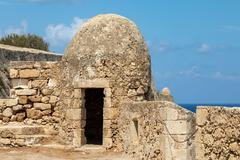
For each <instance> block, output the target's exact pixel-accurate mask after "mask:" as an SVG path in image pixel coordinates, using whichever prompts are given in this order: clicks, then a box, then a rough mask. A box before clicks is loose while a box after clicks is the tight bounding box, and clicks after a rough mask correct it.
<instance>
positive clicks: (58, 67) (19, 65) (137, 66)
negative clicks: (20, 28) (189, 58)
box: [0, 14, 240, 160]
mask: <svg viewBox="0 0 240 160" xmlns="http://www.w3.org/2000/svg"><path fill="white" fill-rule="evenodd" d="M3 64H4V65H3ZM0 66H2V69H1V68H0V97H4V98H5V99H0V147H6V146H8V147H21V146H31V147H33V146H35V145H37V146H39V145H40V146H47V147H49V146H54V147H56V146H60V147H64V148H65V147H71V148H72V149H78V150H79V149H80V150H86V149H87V150H92V149H93V151H96V149H97V150H98V149H100V150H101V151H102V150H108V151H117V152H124V153H126V154H125V155H126V156H127V157H129V156H130V157H131V159H136V160H139V159H141V160H195V159H197V160H203V159H204V160H205V159H236V160H237V159H239V157H240V153H239V150H240V146H239V137H240V135H239V133H240V132H239V124H240V123H239V122H240V118H239V117H240V116H239V115H240V110H239V108H231V109H229V108H224V107H198V108H197V112H196V114H195V113H193V112H191V111H189V110H187V109H184V108H182V107H180V106H178V105H177V104H175V103H174V102H172V101H173V97H172V96H171V92H170V90H169V89H168V88H164V89H163V90H162V93H157V92H156V91H155V87H154V85H153V82H152V76H151V61H150V56H149V54H148V49H147V46H146V44H145V42H144V39H143V36H142V35H141V33H140V31H139V30H138V28H137V26H136V25H135V24H134V23H133V22H131V21H130V20H128V19H127V18H125V17H122V16H119V15H114V14H105V15H98V16H96V17H93V18H92V19H90V20H88V21H87V22H85V23H84V24H83V26H82V27H81V28H80V30H79V31H78V33H77V34H76V35H75V37H74V38H73V40H72V41H71V43H70V44H69V45H68V47H67V48H66V50H65V53H64V55H63V56H61V55H56V54H55V53H50V52H43V51H39V50H34V49H26V48H19V47H12V46H6V45H0ZM9 93H10V94H9ZM222 133H224V134H222ZM225 133H228V134H225ZM195 137H196V138H195ZM219 139H221V141H219ZM215 142H216V143H215ZM221 146H222V147H221ZM220 148H224V150H223V152H221V150H220ZM122 159H127V158H125V157H124V158H122Z"/></svg>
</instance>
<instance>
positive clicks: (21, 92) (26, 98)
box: [0, 61, 60, 145]
mask: <svg viewBox="0 0 240 160" xmlns="http://www.w3.org/2000/svg"><path fill="white" fill-rule="evenodd" d="M9 70H10V72H9V73H10V78H11V79H10V80H11V83H12V85H13V89H11V95H10V97H11V99H0V124H1V126H7V125H8V126H9V125H11V124H13V123H15V124H16V123H17V124H18V125H44V126H47V127H48V128H50V130H48V133H47V134H50V135H57V134H58V128H59V127H58V126H59V121H60V112H59V105H60V104H59V95H60V90H59V88H58V84H59V83H58V80H57V77H58V75H59V72H58V71H59V70H58V63H57V62H32V61H31V62H11V63H10V69H9ZM12 134H13V135H15V133H14V132H13V133H12ZM29 134H31V132H30V133H29ZM1 138H5V137H4V136H2V134H0V140H1V141H2V139H1ZM8 138H11V137H8ZM1 141H0V145H1ZM17 141H19V140H18V139H11V145H14V144H15V143H16V144H17ZM7 142H8V141H7ZM9 143H10V141H9ZM23 144H24V142H23ZM5 145H10V144H6V143H5Z"/></svg>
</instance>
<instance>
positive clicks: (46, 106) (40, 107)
mask: <svg viewBox="0 0 240 160" xmlns="http://www.w3.org/2000/svg"><path fill="white" fill-rule="evenodd" d="M33 107H34V108H35V109H38V110H42V111H43V110H49V109H51V104H45V103H34V104H33Z"/></svg>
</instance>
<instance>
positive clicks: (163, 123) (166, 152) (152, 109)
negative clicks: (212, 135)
mask: <svg viewBox="0 0 240 160" xmlns="http://www.w3.org/2000/svg"><path fill="white" fill-rule="evenodd" d="M119 123H120V125H119V127H120V128H119V130H120V135H121V137H122V140H123V149H124V151H125V152H126V153H127V154H129V155H131V156H132V158H134V159H146V160H147V159H164V160H168V159H169V160H170V159H171V160H177V159H178V160H186V159H188V160H192V159H194V158H195V153H194V137H193V136H192V135H193V134H194V132H195V114H194V113H192V112H190V111H188V110H186V109H183V108H181V107H180V106H178V105H176V104H175V103H172V102H163V101H155V102H126V103H123V104H121V108H120V118H119Z"/></svg>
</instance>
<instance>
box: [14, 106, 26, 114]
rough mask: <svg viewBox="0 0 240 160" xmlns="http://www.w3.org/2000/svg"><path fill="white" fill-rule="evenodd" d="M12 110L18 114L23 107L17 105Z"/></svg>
mask: <svg viewBox="0 0 240 160" xmlns="http://www.w3.org/2000/svg"><path fill="white" fill-rule="evenodd" d="M12 109H13V111H14V112H15V113H16V112H18V111H20V110H22V109H23V106H22V105H16V106H13V107H12Z"/></svg>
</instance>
